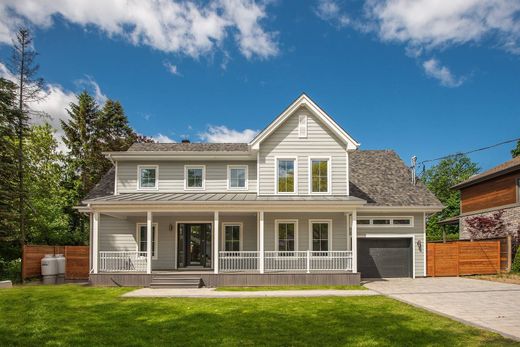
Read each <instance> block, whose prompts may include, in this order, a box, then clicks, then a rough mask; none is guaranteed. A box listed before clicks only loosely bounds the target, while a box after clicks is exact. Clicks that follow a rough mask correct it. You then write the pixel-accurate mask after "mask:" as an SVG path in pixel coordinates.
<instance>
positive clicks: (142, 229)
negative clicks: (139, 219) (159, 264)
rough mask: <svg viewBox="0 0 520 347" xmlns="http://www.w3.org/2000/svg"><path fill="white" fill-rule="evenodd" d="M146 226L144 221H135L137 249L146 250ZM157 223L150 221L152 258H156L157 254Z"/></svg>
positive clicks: (139, 250)
mask: <svg viewBox="0 0 520 347" xmlns="http://www.w3.org/2000/svg"><path fill="white" fill-rule="evenodd" d="M147 235H148V233H147V226H146V223H137V227H136V237H135V239H136V240H137V251H138V252H146V250H147V238H146V236H147ZM158 237H159V225H158V224H157V223H152V259H157V256H158V243H159V241H158V240H159V238H158Z"/></svg>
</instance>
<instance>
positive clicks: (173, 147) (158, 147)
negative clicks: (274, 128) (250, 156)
mask: <svg viewBox="0 0 520 347" xmlns="http://www.w3.org/2000/svg"><path fill="white" fill-rule="evenodd" d="M248 149H249V145H248V144H247V143H134V144H133V145H132V146H130V148H129V149H128V151H129V152H246V151H248Z"/></svg>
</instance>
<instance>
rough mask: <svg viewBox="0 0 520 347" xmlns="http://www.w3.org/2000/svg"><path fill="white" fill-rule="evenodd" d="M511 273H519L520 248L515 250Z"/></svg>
mask: <svg viewBox="0 0 520 347" xmlns="http://www.w3.org/2000/svg"><path fill="white" fill-rule="evenodd" d="M511 272H516V273H520V247H518V249H517V250H516V255H515V259H514V260H513V264H511Z"/></svg>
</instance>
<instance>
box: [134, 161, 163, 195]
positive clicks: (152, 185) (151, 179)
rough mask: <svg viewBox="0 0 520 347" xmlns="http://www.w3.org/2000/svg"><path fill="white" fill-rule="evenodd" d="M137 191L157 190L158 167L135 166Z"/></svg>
mask: <svg viewBox="0 0 520 347" xmlns="http://www.w3.org/2000/svg"><path fill="white" fill-rule="evenodd" d="M137 189H138V190H157V189H159V166H157V165H138V166H137Z"/></svg>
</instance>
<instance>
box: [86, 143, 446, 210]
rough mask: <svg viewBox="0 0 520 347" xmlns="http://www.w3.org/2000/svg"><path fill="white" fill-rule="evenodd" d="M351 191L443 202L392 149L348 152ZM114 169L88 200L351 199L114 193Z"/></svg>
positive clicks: (413, 202)
mask: <svg viewBox="0 0 520 347" xmlns="http://www.w3.org/2000/svg"><path fill="white" fill-rule="evenodd" d="M349 164H350V195H351V197H354V198H359V199H362V200H366V201H367V205H369V206H370V205H372V206H437V207H442V205H441V203H440V202H439V200H437V198H436V197H435V196H434V195H433V193H431V192H430V191H429V190H428V189H427V188H426V187H425V185H424V184H423V183H422V182H420V181H417V184H416V185H415V186H414V185H413V184H412V175H411V172H410V170H409V168H408V167H407V166H406V165H405V163H404V162H403V161H402V160H401V158H399V156H398V155H397V154H396V153H395V152H394V151H390V150H369V151H361V150H359V151H355V152H352V153H350V154H349ZM114 175H115V170H114V169H111V170H110V171H109V172H107V173H106V174H105V175H104V176H103V178H102V179H101V181H100V182H99V183H98V184H97V185H96V186H95V187H94V188H93V189H92V191H91V192H90V193H89V194H88V196H87V197H86V198H85V200H93V199H97V200H98V201H99V200H104V201H114V202H117V201H123V200H132V201H138V200H141V199H145V200H146V201H181V200H182V201H194V200H196V201H216V200H221V199H225V200H227V199H229V200H251V199H253V200H255V201H265V200H267V201H270V200H269V199H271V201H275V200H284V201H292V200H303V199H308V200H320V198H322V200H324V201H330V200H334V201H349V200H350V201H352V200H353V199H349V197H347V196H323V197H317V196H312V197H311V196H306V197H305V196H303V197H280V196H273V197H258V198H257V197H256V193H253V194H251V193H240V194H226V193H221V194H218V193H125V194H119V195H117V196H114V195H113V193H114Z"/></svg>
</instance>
